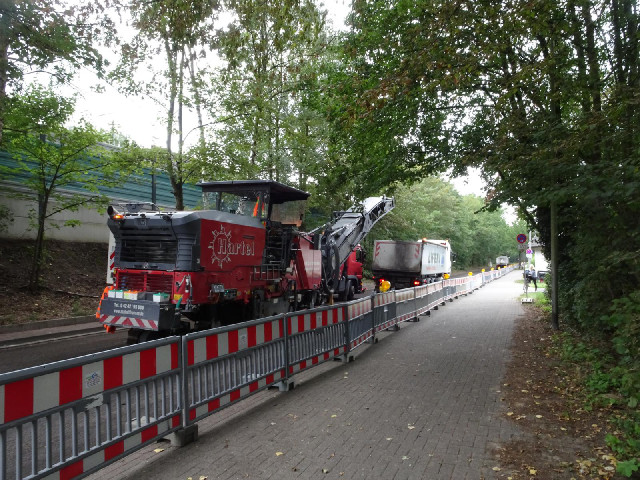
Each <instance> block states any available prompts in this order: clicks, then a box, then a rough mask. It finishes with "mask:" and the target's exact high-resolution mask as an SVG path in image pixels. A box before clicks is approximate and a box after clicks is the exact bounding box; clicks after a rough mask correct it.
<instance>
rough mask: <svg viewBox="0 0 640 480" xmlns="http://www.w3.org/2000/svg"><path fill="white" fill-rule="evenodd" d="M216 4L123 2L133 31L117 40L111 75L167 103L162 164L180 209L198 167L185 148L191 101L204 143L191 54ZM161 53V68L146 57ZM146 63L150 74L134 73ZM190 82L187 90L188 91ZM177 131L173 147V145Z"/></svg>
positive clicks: (197, 51) (202, 40) (206, 35)
mask: <svg viewBox="0 0 640 480" xmlns="http://www.w3.org/2000/svg"><path fill="white" fill-rule="evenodd" d="M218 8H219V2H218V1H217V0H202V1H197V2H193V1H189V0H160V1H154V2H148V1H142V0H135V1H133V2H131V3H130V4H128V12H129V13H130V14H131V17H132V18H133V26H134V27H135V28H136V29H137V32H136V35H135V36H134V38H133V39H132V40H131V41H130V42H124V43H123V45H122V50H121V53H122V58H121V63H120V65H119V66H118V68H117V69H116V70H115V71H114V72H112V73H111V78H112V79H114V80H116V81H118V82H121V83H122V84H123V85H124V90H125V92H127V93H130V94H143V95H147V96H150V97H151V98H153V99H155V101H156V102H158V103H160V104H164V105H165V106H166V117H165V118H166V126H167V130H166V149H167V153H168V157H167V161H166V162H165V164H164V169H165V170H166V172H167V174H168V175H169V178H170V180H171V185H172V188H173V194H174V196H175V199H176V208H177V209H178V210H182V209H183V208H184V201H183V196H182V185H183V184H184V183H185V182H186V181H187V180H188V179H190V178H192V177H194V176H195V175H197V174H199V173H200V172H201V165H199V164H198V163H197V162H194V161H193V160H194V156H193V155H189V154H188V153H187V152H185V136H186V135H185V133H184V110H185V109H186V108H188V107H192V106H193V107H194V108H195V109H196V112H197V115H198V126H197V127H196V128H197V129H199V130H200V132H201V136H200V145H199V150H200V151H202V150H203V148H204V145H203V143H204V136H203V134H202V132H203V128H204V124H203V121H204V120H203V117H202V111H201V107H202V103H203V98H202V94H201V88H202V84H201V77H200V76H199V74H198V72H197V63H196V58H197V57H199V56H204V55H205V48H207V47H209V46H210V45H211V44H212V43H213V38H212V35H211V34H212V32H213V31H214V29H213V24H212V22H213V20H214V19H215V15H216V13H217V9H218ZM158 56H161V57H162V58H163V59H164V62H165V70H164V71H163V72H156V71H154V66H153V65H152V64H151V65H150V64H149V63H145V62H147V61H148V60H151V59H156V58H158ZM142 65H145V66H146V67H147V68H149V69H151V71H153V75H152V77H151V78H145V79H137V80H136V78H135V76H134V74H135V73H136V70H138V69H139V68H140V66H142ZM189 88H190V92H191V96H189ZM174 136H177V147H174Z"/></svg>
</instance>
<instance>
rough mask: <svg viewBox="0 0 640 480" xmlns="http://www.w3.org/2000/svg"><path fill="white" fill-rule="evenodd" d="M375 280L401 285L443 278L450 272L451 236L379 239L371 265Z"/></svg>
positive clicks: (399, 287)
mask: <svg viewBox="0 0 640 480" xmlns="http://www.w3.org/2000/svg"><path fill="white" fill-rule="evenodd" d="M371 270H372V273H373V275H374V277H375V279H376V284H377V285H379V284H380V282H381V281H384V280H386V281H388V282H390V283H391V288H396V289H401V288H408V287H413V286H417V285H423V284H425V283H432V282H436V281H440V280H441V279H442V278H443V276H444V275H445V274H451V245H450V244H449V241H448V240H419V241H417V242H411V241H395V240H376V241H375V245H374V252H373V260H372V265H371Z"/></svg>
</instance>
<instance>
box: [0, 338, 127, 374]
mask: <svg viewBox="0 0 640 480" xmlns="http://www.w3.org/2000/svg"><path fill="white" fill-rule="evenodd" d="M126 340H127V330H124V329H120V330H118V331H117V332H116V333H113V334H107V333H105V332H98V333H88V334H87V333H85V334H79V335H73V336H64V337H60V338H54V339H47V340H42V341H38V342H34V343H26V344H21V345H15V346H8V345H5V346H0V373H6V372H12V371H14V370H21V369H23V368H28V367H34V366H36V365H42V364H45V363H51V362H57V361H59V360H66V359H69V358H74V357H80V356H82V355H88V354H90V353H96V352H102V351H104V350H110V349H112V348H117V347H122V346H124V345H125V342H126Z"/></svg>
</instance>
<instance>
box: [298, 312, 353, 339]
mask: <svg viewBox="0 0 640 480" xmlns="http://www.w3.org/2000/svg"><path fill="white" fill-rule="evenodd" d="M344 310H345V309H344V307H342V306H340V307H334V308H330V309H327V310H322V311H319V312H309V313H304V314H301V315H291V316H288V317H287V318H286V320H287V330H288V332H289V335H294V334H296V333H302V332H308V331H309V330H315V329H316V328H319V327H326V326H328V325H333V324H337V323H340V322H344V321H345V311H344Z"/></svg>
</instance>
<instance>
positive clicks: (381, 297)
mask: <svg viewBox="0 0 640 480" xmlns="http://www.w3.org/2000/svg"><path fill="white" fill-rule="evenodd" d="M395 301H396V292H384V293H379V294H377V295H376V296H375V297H373V306H374V307H381V306H382V305H388V304H389V303H393V302H395Z"/></svg>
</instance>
